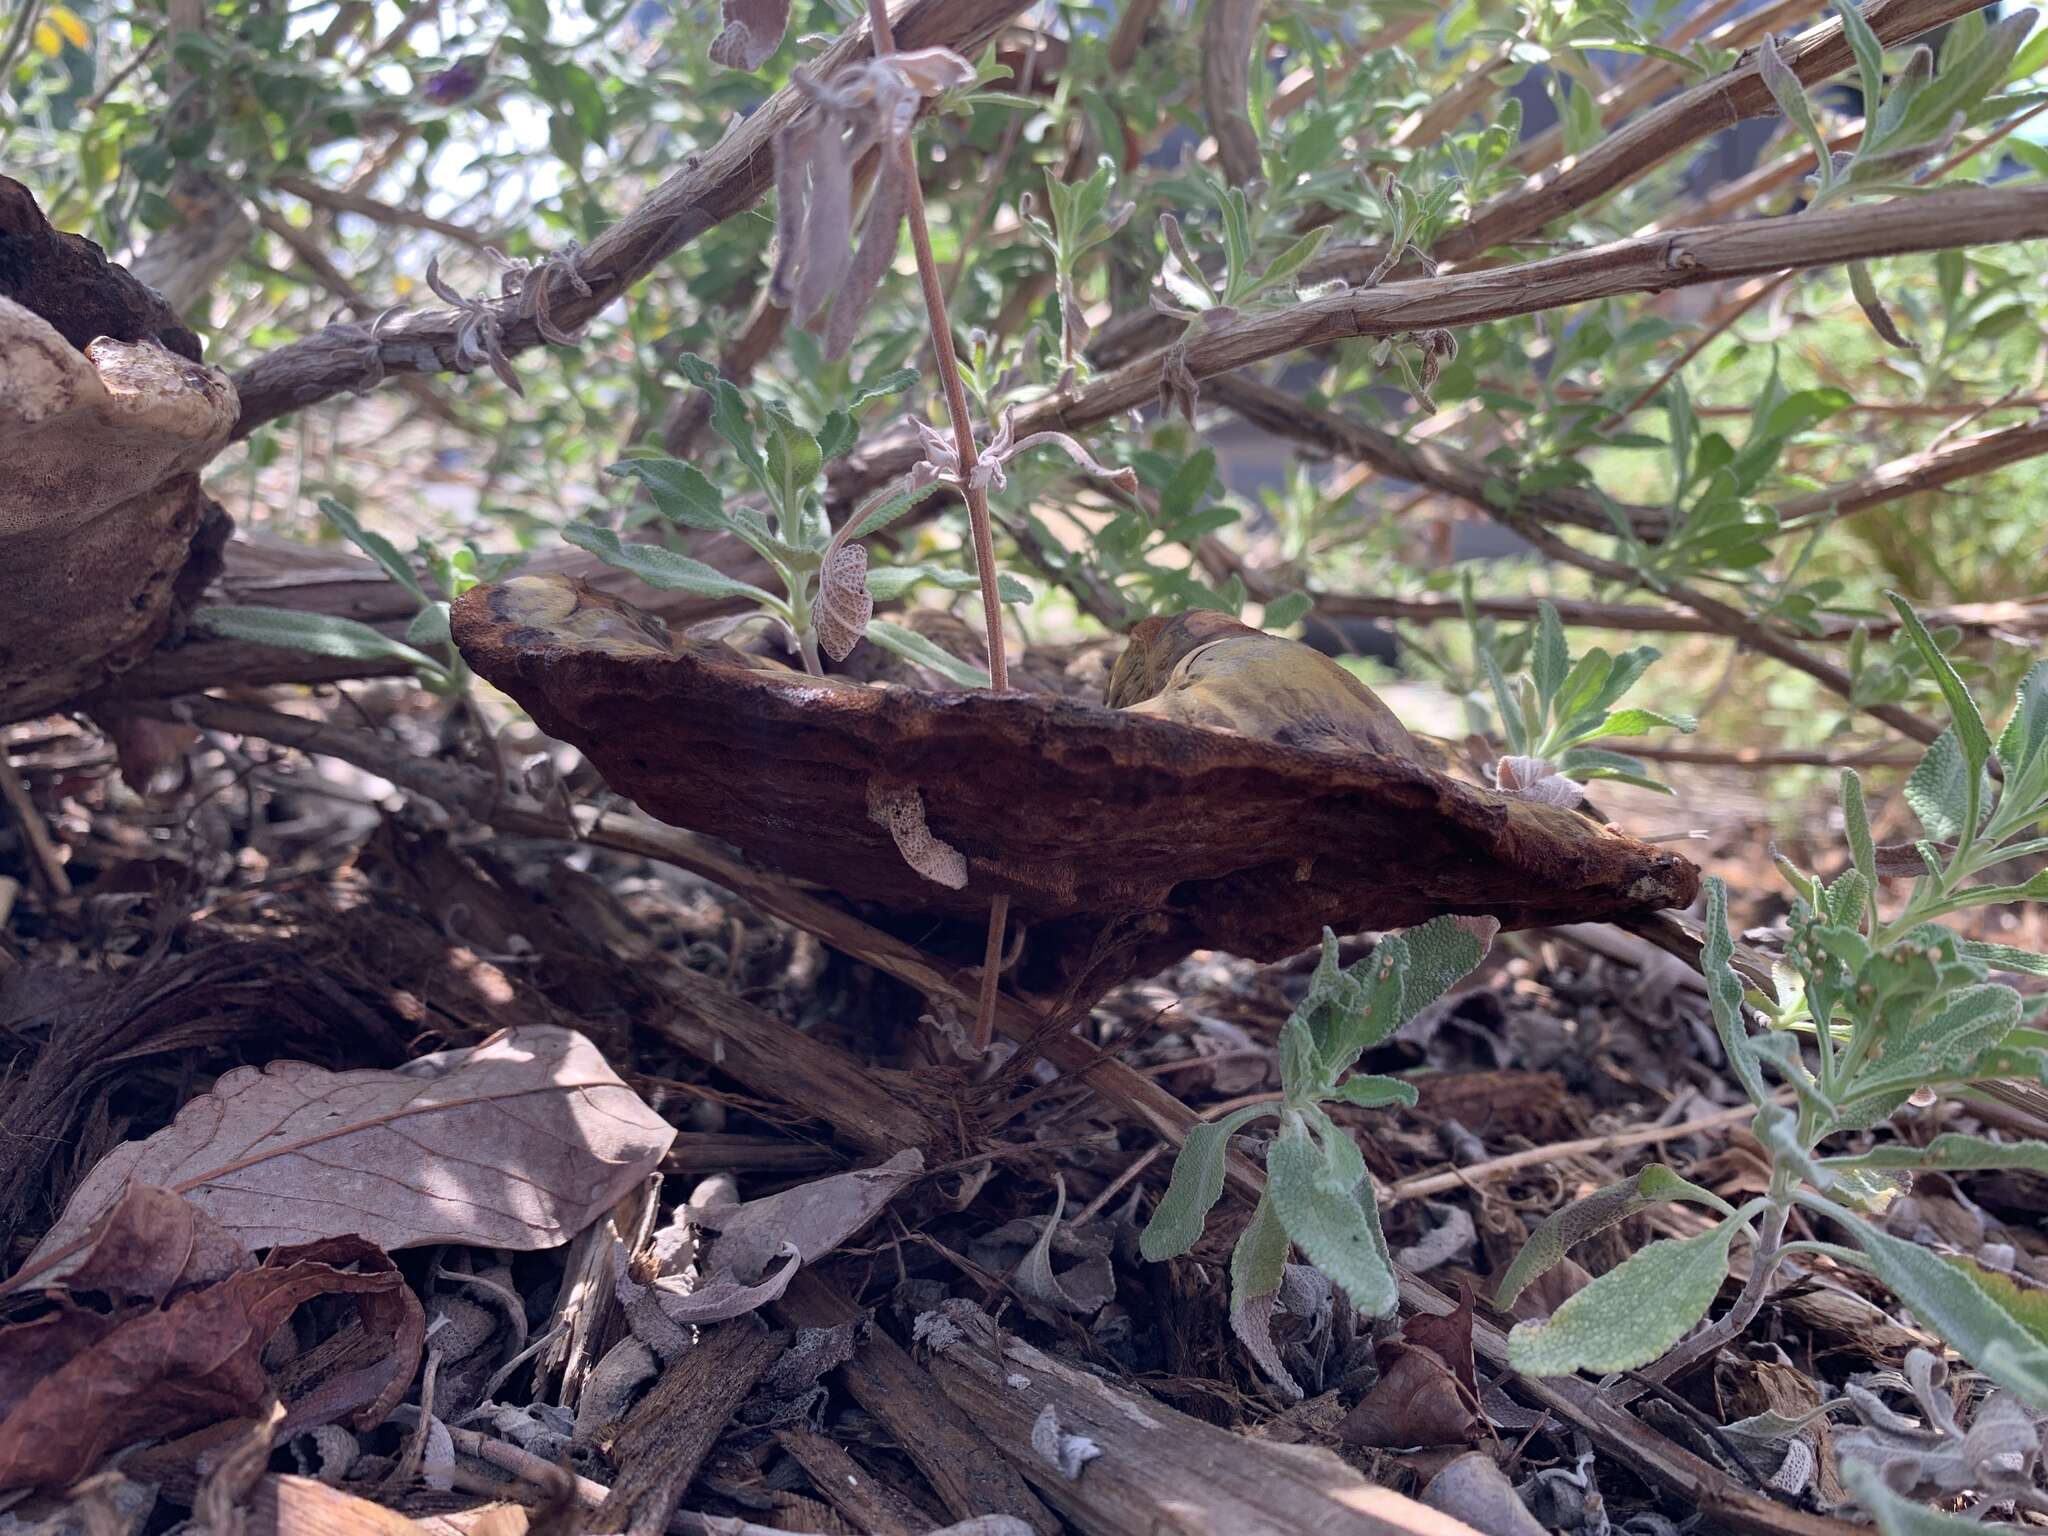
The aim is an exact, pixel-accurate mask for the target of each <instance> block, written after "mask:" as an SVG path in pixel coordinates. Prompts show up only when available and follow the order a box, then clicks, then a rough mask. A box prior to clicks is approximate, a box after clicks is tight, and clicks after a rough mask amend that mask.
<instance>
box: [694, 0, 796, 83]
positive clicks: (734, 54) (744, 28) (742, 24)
mask: <svg viewBox="0 0 2048 1536" xmlns="http://www.w3.org/2000/svg"><path fill="white" fill-rule="evenodd" d="M718 9H719V15H720V16H721V18H722V19H723V20H724V22H725V27H724V30H722V31H721V32H720V33H719V34H718V36H716V37H714V38H713V39H711V62H712V63H714V64H722V65H724V66H725V67H726V68H727V69H743V70H748V71H752V70H756V69H759V68H760V67H761V66H762V65H763V64H766V63H767V62H768V60H769V58H770V57H771V56H773V54H774V52H775V50H776V49H777V48H780V47H781V46H782V36H783V34H784V33H785V32H787V31H788V30H789V0H719V7H718Z"/></svg>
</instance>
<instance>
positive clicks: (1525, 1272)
mask: <svg viewBox="0 0 2048 1536" xmlns="http://www.w3.org/2000/svg"><path fill="white" fill-rule="evenodd" d="M1667 1200H1694V1201H1698V1202H1699V1203H1700V1204H1703V1205H1712V1206H1714V1207H1716V1208H1717V1209H1720V1210H1723V1211H1725V1210H1726V1209H1727V1202H1726V1201H1724V1200H1723V1199H1721V1197H1720V1196H1719V1195H1716V1194H1714V1193H1713V1192H1712V1191H1711V1190H1706V1189H1702V1188H1701V1187H1700V1186H1699V1185H1697V1184H1694V1183H1692V1182H1690V1181H1689V1180H1686V1179H1682V1178H1680V1177H1679V1176H1678V1175H1677V1174H1675V1173H1673V1172H1672V1171H1671V1170H1670V1169H1669V1168H1667V1167H1665V1166H1664V1165H1663V1164H1662V1163H1651V1164H1650V1165H1649V1166H1647V1167H1645V1168H1643V1169H1642V1170H1640V1171H1639V1172H1638V1173H1636V1174H1635V1176H1634V1177H1632V1178H1626V1179H1622V1180H1620V1181H1619V1182H1617V1183H1614V1184H1609V1185H1608V1186H1607V1187H1606V1188H1605V1189H1596V1190H1595V1191H1593V1193H1592V1194H1590V1195H1587V1196H1585V1197H1584V1198H1583V1199H1579V1200H1574V1201H1573V1202H1572V1203H1571V1204H1570V1205H1567V1206H1565V1207H1564V1208H1563V1209H1562V1210H1557V1211H1553V1212H1551V1213H1550V1215H1549V1216H1547V1217H1546V1218H1544V1220H1543V1223H1542V1224H1541V1225H1540V1226H1538V1227H1537V1228H1536V1230H1535V1231H1534V1232H1531V1233H1530V1234H1529V1240H1528V1241H1527V1242H1526V1243H1524V1244H1523V1245H1522V1251H1521V1252H1520V1253H1518V1254H1516V1255H1515V1261H1514V1262H1513V1263H1512V1264H1510V1265H1509V1266H1508V1272H1507V1273H1506V1274H1505V1275H1503V1276H1501V1281H1500V1289H1499V1290H1498V1291H1497V1292H1495V1294H1494V1298H1493V1305H1494V1309H1495V1310H1496V1311H1500V1312H1505V1311H1507V1310H1508V1309H1509V1308H1510V1307H1512V1306H1513V1305H1514V1304H1515V1302H1516V1301H1517V1300H1518V1299H1519V1298H1520V1296H1521V1294H1522V1292H1524V1291H1526V1290H1527V1289H1528V1288H1529V1287H1530V1286H1531V1285H1532V1284H1534V1283H1535V1282H1536V1281H1537V1280H1539V1279H1541V1278H1542V1277H1543V1276H1544V1275H1546V1274H1548V1273H1549V1272H1550V1271H1551V1270H1553V1269H1555V1268H1556V1267H1557V1266H1558V1264H1560V1263H1561V1262H1563V1260H1564V1257H1565V1255H1566V1254H1568V1253H1570V1252H1571V1251H1572V1249H1573V1248H1575V1247H1577V1246H1578V1245H1579V1244H1580V1243H1582V1242H1584V1241H1585V1240H1586V1239H1587V1238H1589V1237H1592V1236H1594V1235H1595V1234H1597V1233H1600V1232H1605V1231H1606V1230H1607V1229H1608V1228H1609V1227H1612V1226H1615V1225H1618V1224H1619V1223H1621V1222H1623V1221H1626V1220H1627V1219H1628V1218H1629V1217H1631V1216H1633V1215H1635V1214H1636V1213H1637V1212H1638V1211H1644V1210H1648V1209H1649V1208H1650V1207H1651V1206H1653V1205H1661V1204H1662V1203H1664V1202H1665V1201H1667Z"/></svg>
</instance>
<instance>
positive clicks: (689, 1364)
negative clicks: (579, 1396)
mask: <svg viewBox="0 0 2048 1536" xmlns="http://www.w3.org/2000/svg"><path fill="white" fill-rule="evenodd" d="M788 1343H789V1335H788V1334H786V1333H768V1332H764V1331H763V1330H762V1328H761V1327H760V1325H759V1324H757V1323H755V1322H753V1321H752V1320H751V1319H748V1318H740V1319H738V1320H736V1321H734V1322H730V1323H722V1324H720V1325H719V1326H718V1327H715V1328H710V1329H707V1330H705V1332H704V1335H703V1337H702V1338H701V1339H700V1340H699V1342H698V1343H697V1345H696V1347H695V1348H694V1349H686V1350H684V1351H683V1352H682V1353H681V1354H680V1355H678V1356H677V1357H676V1359H675V1361H674V1363H673V1364H671V1365H670V1366H669V1368H668V1369H667V1370H665V1371H663V1372H662V1374H661V1379H660V1380H659V1381H657V1382H655V1384H654V1385H653V1387H652V1388H650V1389H649V1391H648V1393H647V1395H646V1396H645V1397H643V1398H642V1399H641V1400H640V1402H639V1404H638V1405H637V1406H636V1407H635V1408H634V1409H633V1411H632V1412H631V1413H629V1414H627V1415H626V1417H625V1419H624V1421H623V1422H622V1423H621V1424H620V1425H619V1426H618V1428H617V1429H616V1430H615V1431H614V1432H613V1433H612V1434H611V1435H610V1437H609V1438H608V1439H601V1440H600V1445H601V1448H602V1449H603V1450H604V1452H605V1454H606V1455H607V1456H609V1457H610V1458H611V1461H612V1464H613V1465H614V1466H616V1467H618V1468H619V1480H618V1481H617V1482H616V1483H614V1484H612V1489H611V1492H610V1493H609V1494H607V1495H606V1496H605V1501H604V1503H603V1504H601V1505H600V1506H598V1509H597V1512H596V1513H595V1514H593V1515H592V1516H591V1517H590V1523H589V1525H588V1526H587V1527H586V1529H588V1530H592V1531H623V1530H625V1529H626V1528H627V1526H628V1525H629V1524H630V1525H631V1526H632V1527H633V1528H634V1529H635V1530H640V1529H646V1530H654V1531H658V1530H660V1529H661V1528H662V1527H663V1526H665V1525H667V1524H668V1520H669V1516H670V1515H671V1514H673V1513H674V1512H675V1507H676V1502H677V1501H678V1500H679V1499H681V1498H682V1496H683V1493H684V1491H685V1490H686V1489H687V1488H688V1487H689V1486H690V1479H691V1478H693V1477H695V1476H696V1475H697V1469H698V1468H699V1467H701V1466H702V1465H703V1464H704V1458H705V1457H706V1456H708V1455H710V1454H711V1447H712V1446H713V1445H715V1444H716V1443H717V1442H718V1437H719V1435H720V1434H721V1433H723V1432H724V1429H725V1426H726V1424H727V1422H728V1421H729V1420H730V1419H731V1418H732V1416H733V1413H734V1411H735V1410H736V1409H737V1408H738V1407H739V1405H740V1404H741V1403H742V1402H743V1401H745V1399H746V1395H747V1393H748V1392H750V1391H752V1390H753V1386H754V1383H755V1382H756V1381H758V1380H759V1379H760V1377H761V1373H762V1372H763V1371H765V1370H767V1369H768V1367H769V1366H770V1365H772V1364H774V1362H775V1359H776V1357H777V1356H778V1355H780V1354H781V1353H782V1351H783V1348H784V1347H785V1346H786V1345H787V1344H788Z"/></svg>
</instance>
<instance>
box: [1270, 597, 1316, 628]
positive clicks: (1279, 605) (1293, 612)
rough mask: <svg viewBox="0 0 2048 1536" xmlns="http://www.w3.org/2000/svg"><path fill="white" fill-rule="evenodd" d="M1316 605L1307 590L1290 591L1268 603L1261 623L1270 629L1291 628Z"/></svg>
mask: <svg viewBox="0 0 2048 1536" xmlns="http://www.w3.org/2000/svg"><path fill="white" fill-rule="evenodd" d="M1313 605H1314V599H1312V598H1311V597H1310V596H1309V595H1308V594H1307V593H1306V592H1289V593H1286V594H1285V595H1284V596H1281V597H1276V598H1274V599H1273V601H1271V602H1270V603H1268V604H1266V609H1265V612H1264V613H1263V614H1262V615H1261V616H1260V623H1261V624H1262V625H1263V626H1264V627H1265V628H1266V629H1269V630H1277V629H1289V628H1291V627H1293V626H1294V625H1295V624H1297V623H1299V622H1300V621H1301V619H1302V618H1303V617H1304V616H1306V614H1307V613H1308V611H1309V609H1310V608H1311V607H1312V606H1313Z"/></svg>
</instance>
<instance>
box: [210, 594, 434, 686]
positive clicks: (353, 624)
mask: <svg viewBox="0 0 2048 1536" xmlns="http://www.w3.org/2000/svg"><path fill="white" fill-rule="evenodd" d="M192 627H193V628H194V629H197V630H199V631H200V632H201V633H203V634H209V635H216V636H218V637H219V638H221V639H223V640H246V641H248V642H249V643H250V644H251V645H268V646H274V647H275V648H276V649H278V650H281V651H304V652H306V653H307V654H308V655H311V656H332V657H335V658H337V659H339V660H342V661H403V662H405V663H407V664H408V665H410V666H413V667H416V668H418V669H419V670H420V671H422V672H425V673H428V674H430V675H432V676H434V677H437V678H438V677H445V676H447V669H446V668H445V667H443V666H442V665H441V663H439V662H438V661H436V660H434V658H433V657H431V656H428V655H426V654H424V653H422V652H420V651H416V650H414V649H413V648H412V647H411V646H409V645H406V644H405V643H404V642H402V641H399V640H393V639H391V638H389V637H388V636H386V635H384V634H381V633H380V632H378V631H377V630H374V629H372V628H371V627H370V626H369V625H367V624H361V623H358V622H357V621H356V620H354V619H343V618H337V617H335V616H334V615H332V614H324V613H302V612H300V611H298V610H297V609H293V608H254V607H251V608H241V607H236V608H196V609H194V610H193V612H192Z"/></svg>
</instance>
